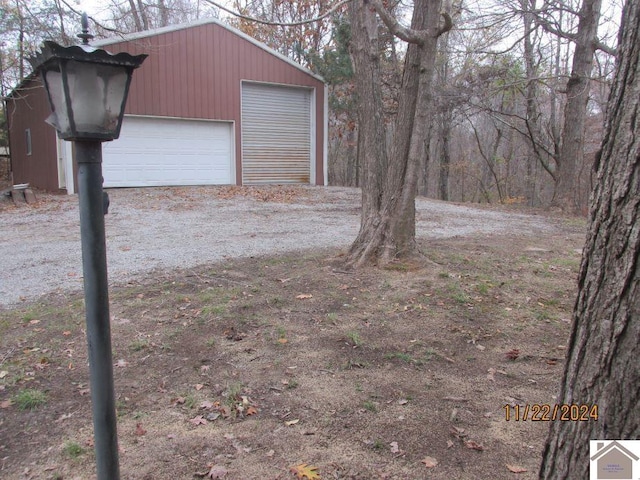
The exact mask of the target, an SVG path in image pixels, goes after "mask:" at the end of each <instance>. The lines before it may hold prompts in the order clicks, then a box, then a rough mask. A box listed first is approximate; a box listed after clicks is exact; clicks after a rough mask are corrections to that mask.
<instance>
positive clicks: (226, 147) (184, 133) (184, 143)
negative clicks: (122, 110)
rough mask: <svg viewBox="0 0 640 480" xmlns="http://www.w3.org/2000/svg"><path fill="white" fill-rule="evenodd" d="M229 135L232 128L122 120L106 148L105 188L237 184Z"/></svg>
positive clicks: (202, 123)
mask: <svg viewBox="0 0 640 480" xmlns="http://www.w3.org/2000/svg"><path fill="white" fill-rule="evenodd" d="M232 133H233V132H232V123H230V122H214V121H203V120H183V119H174V118H162V117H135V116H126V117H125V118H124V121H123V123H122V130H121V132H120V138H119V139H118V140H117V141H114V142H107V143H105V144H104V149H103V175H104V186H105V187H152V186H161V185H167V186H169V185H171V186H173V185H223V184H225V185H226V184H230V183H235V179H234V178H233V174H232V163H233V155H232V138H233V137H232Z"/></svg>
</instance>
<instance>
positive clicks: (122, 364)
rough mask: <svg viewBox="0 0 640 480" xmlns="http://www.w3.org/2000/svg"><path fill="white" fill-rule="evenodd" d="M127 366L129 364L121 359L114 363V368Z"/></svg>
mask: <svg viewBox="0 0 640 480" xmlns="http://www.w3.org/2000/svg"><path fill="white" fill-rule="evenodd" d="M127 365H129V362H127V361H126V360H125V359H123V358H121V359H120V360H118V361H117V362H116V367H126V366H127Z"/></svg>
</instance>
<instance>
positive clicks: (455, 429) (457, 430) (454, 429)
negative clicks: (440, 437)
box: [449, 427, 467, 439]
mask: <svg viewBox="0 0 640 480" xmlns="http://www.w3.org/2000/svg"><path fill="white" fill-rule="evenodd" d="M449 431H450V432H451V433H453V435H454V436H455V437H456V438H459V439H462V437H466V436H467V434H466V433H464V428H460V427H451V430H449Z"/></svg>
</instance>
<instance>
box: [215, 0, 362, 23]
mask: <svg viewBox="0 0 640 480" xmlns="http://www.w3.org/2000/svg"><path fill="white" fill-rule="evenodd" d="M204 1H205V2H207V3H210V4H211V5H213V6H214V7H218V8H219V9H220V10H223V11H225V12H227V13H229V14H231V15H233V16H234V17H238V18H242V19H243V20H248V21H250V22H256V23H261V24H262V25H276V26H280V27H297V26H298V25H306V24H308V23H314V22H319V21H320V20H323V19H324V18H326V17H328V16H329V15H331V14H332V13H333V12H335V11H336V10H338V9H339V8H340V7H342V6H343V5H346V4H347V3H349V2H350V1H352V0H342V1H340V2H338V3H336V4H335V5H334V6H333V7H331V8H330V9H329V10H327V11H326V12H324V13H323V14H321V15H318V16H317V17H314V18H308V19H306V20H300V21H299V22H274V21H270V20H260V19H259V18H255V17H250V16H249V15H243V14H241V13H240V12H236V11H234V10H231V9H229V8H227V7H225V6H223V5H221V4H219V3H217V2H215V1H214V0H204Z"/></svg>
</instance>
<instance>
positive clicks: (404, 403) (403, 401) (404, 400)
mask: <svg viewBox="0 0 640 480" xmlns="http://www.w3.org/2000/svg"><path fill="white" fill-rule="evenodd" d="M407 403H409V400H407V399H406V398H403V399H402V400H398V405H406V404H407Z"/></svg>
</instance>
